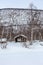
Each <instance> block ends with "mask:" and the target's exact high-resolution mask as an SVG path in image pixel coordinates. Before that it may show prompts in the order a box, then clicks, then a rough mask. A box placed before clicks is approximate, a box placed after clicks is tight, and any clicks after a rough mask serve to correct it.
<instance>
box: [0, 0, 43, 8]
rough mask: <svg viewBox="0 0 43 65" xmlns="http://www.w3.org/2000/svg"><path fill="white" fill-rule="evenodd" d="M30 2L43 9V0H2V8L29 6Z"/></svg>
mask: <svg viewBox="0 0 43 65" xmlns="http://www.w3.org/2000/svg"><path fill="white" fill-rule="evenodd" d="M30 3H33V4H34V5H35V6H36V7H37V8H38V9H43V0H0V8H29V5H30Z"/></svg>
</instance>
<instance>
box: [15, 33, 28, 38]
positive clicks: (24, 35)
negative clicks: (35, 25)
mask: <svg viewBox="0 0 43 65" xmlns="http://www.w3.org/2000/svg"><path fill="white" fill-rule="evenodd" d="M19 36H22V37H24V38H27V36H25V35H23V34H19V35H17V36H15V37H14V39H15V38H17V37H19Z"/></svg>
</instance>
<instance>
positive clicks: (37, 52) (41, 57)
mask: <svg viewBox="0 0 43 65" xmlns="http://www.w3.org/2000/svg"><path fill="white" fill-rule="evenodd" d="M27 43H29V42H27ZM32 43H33V45H29V48H25V47H24V46H22V44H20V43H15V42H8V43H7V44H8V45H7V48H6V49H1V48H0V65H43V42H39V41H33V42H32ZM0 46H1V45H0Z"/></svg>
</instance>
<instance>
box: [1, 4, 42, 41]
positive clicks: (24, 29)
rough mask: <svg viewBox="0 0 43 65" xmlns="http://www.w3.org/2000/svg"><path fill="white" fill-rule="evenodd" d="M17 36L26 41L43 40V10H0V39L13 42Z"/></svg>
mask: <svg viewBox="0 0 43 65" xmlns="http://www.w3.org/2000/svg"><path fill="white" fill-rule="evenodd" d="M18 34H23V35H26V36H27V38H28V40H29V41H30V40H31V41H32V40H43V10H38V9H33V8H32V5H31V8H30V9H19V8H5V9H0V38H7V40H10V41H11V40H14V37H15V36H16V35H18Z"/></svg>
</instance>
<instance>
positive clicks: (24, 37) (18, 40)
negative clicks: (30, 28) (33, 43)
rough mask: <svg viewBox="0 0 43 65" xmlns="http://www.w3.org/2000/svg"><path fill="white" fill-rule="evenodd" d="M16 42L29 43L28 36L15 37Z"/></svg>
mask: <svg viewBox="0 0 43 65" xmlns="http://www.w3.org/2000/svg"><path fill="white" fill-rule="evenodd" d="M14 40H15V42H26V41H27V36H25V35H22V34H19V35H17V36H15V37H14Z"/></svg>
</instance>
